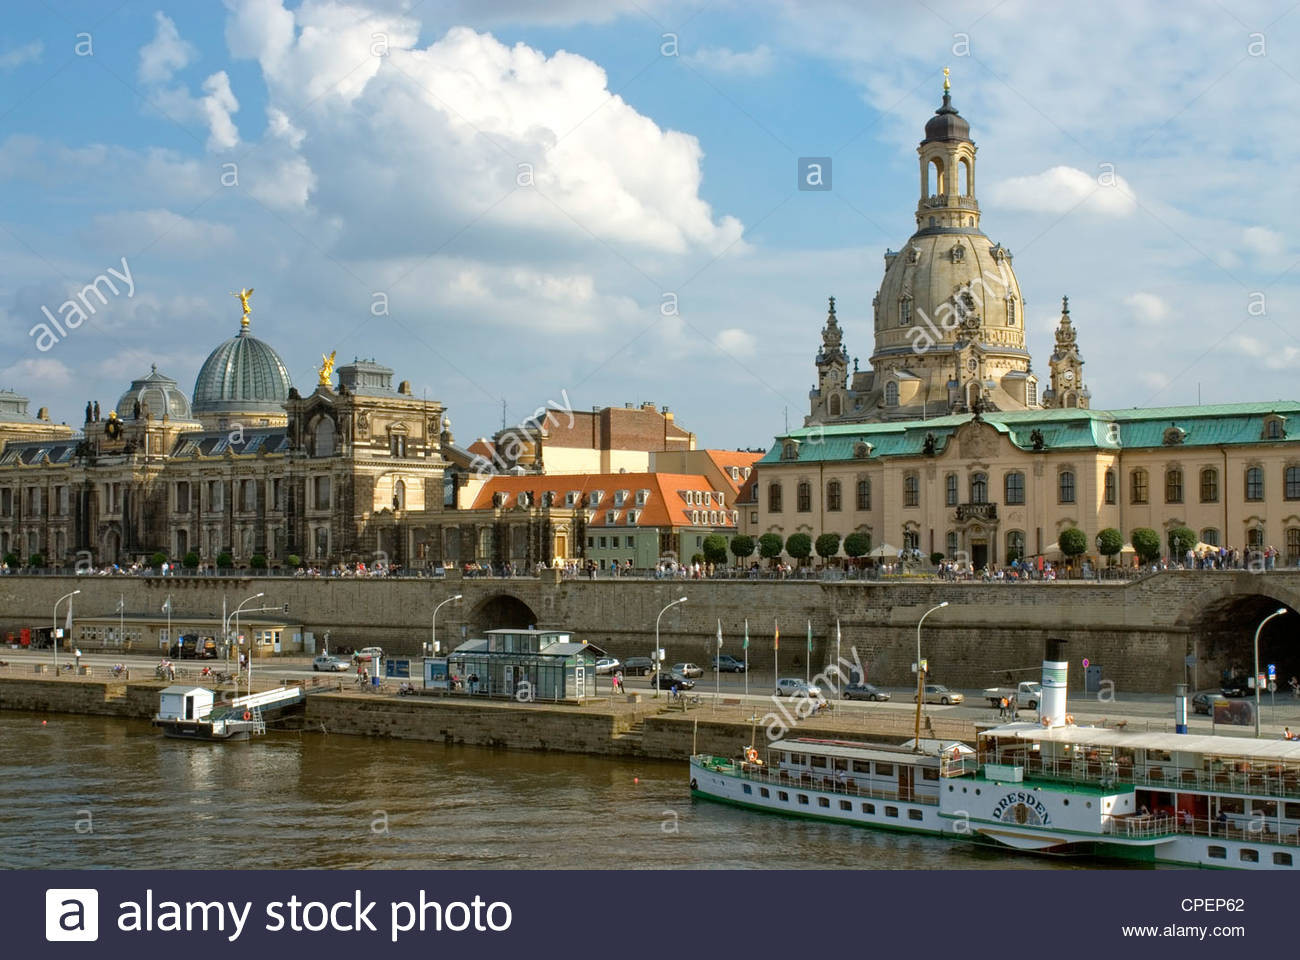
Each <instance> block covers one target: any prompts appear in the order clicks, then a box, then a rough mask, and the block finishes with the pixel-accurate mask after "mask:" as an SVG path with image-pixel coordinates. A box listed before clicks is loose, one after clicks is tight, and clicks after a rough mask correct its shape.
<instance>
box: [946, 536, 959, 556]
mask: <svg viewBox="0 0 1300 960" xmlns="http://www.w3.org/2000/svg"><path fill="white" fill-rule="evenodd" d="M944 546H945V547H947V548H948V550H947V553H946V554H945V556H947V558H948V559H949V560H954V559H956V557H957V531H956V530H949V531H948V536H947V537H946V538H945V540H944Z"/></svg>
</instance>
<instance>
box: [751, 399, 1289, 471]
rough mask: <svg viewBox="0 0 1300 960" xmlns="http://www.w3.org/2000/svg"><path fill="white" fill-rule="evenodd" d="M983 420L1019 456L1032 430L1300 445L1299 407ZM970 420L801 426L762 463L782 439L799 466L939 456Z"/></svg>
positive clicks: (1102, 444) (1144, 440)
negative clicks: (1279, 424)
mask: <svg viewBox="0 0 1300 960" xmlns="http://www.w3.org/2000/svg"><path fill="white" fill-rule="evenodd" d="M1270 415H1277V416H1280V417H1282V418H1283V419H1284V420H1287V424H1286V429H1284V434H1285V437H1284V439H1282V440H1272V441H1264V440H1263V437H1264V423H1265V420H1266V419H1267V418H1268V417H1269V416H1270ZM983 419H984V422H985V423H987V424H988V425H989V426H991V427H993V428H994V429H995V430H997V431H998V432H999V433H1002V434H1005V435H1007V436H1008V437H1009V439H1010V440H1011V442H1012V443H1013V444H1015V445H1016V446H1017V447H1020V448H1021V449H1024V450H1032V449H1033V447H1034V443H1033V439H1032V434H1033V431H1035V430H1037V431H1039V432H1040V433H1041V434H1042V436H1043V446H1044V448H1045V449H1047V450H1049V451H1050V450H1120V449H1125V450H1131V449H1135V448H1143V447H1163V446H1168V445H1169V444H1166V443H1165V433H1166V431H1168V430H1169V428H1170V427H1176V428H1178V429H1179V430H1180V431H1182V433H1181V437H1182V440H1181V445H1182V446H1185V447H1204V446H1217V445H1220V444H1224V445H1226V444H1244V443H1260V442H1270V443H1296V442H1300V401H1295V400H1278V401H1275V402H1272V403H1221V404H1209V405H1206V406H1194V407H1133V408H1131V409H1127V410H1015V411H1007V412H997V411H994V412H989V413H986V414H984V416H983ZM970 420H971V416H970V414H956V415H953V416H947V417H934V418H933V419H930V420H902V421H895V422H892V423H855V424H836V425H833V426H824V427H803V428H801V429H798V430H791V431H790V432H789V433H787V434H782V435H781V436H779V437H777V442H776V444H775V445H774V446H773V447H772V449H771V450H769V451H768V452H767V454H766V455H765V456H764V457H763V459H762V460H760V461H759V463H760V464H771V463H781V462H782V459H781V448H782V446H783V443H784V441H785V440H786V439H787V438H789V439H792V440H795V441H798V443H799V455H798V458H797V459H798V461H799V462H813V463H816V462H819V461H829V460H853V459H862V457H861V456H855V452H857V451H858V445H859V444H860V443H867V444H869V445H870V447H871V450H870V452H869V454H868V455H867V457H866V459H868V460H875V459H878V458H880V457H909V456H920V455H921V454H923V453H924V452H925V440H926V436H927V435H929V434H933V435H934V438H935V452H936V453H942V452H943V449H944V447H945V445H946V444H947V442H948V440H949V439H950V438H951V437H952V435H953V434H954V433H956V431H957V428H958V427H960V426H962V424H965V423H969V422H970ZM785 462H787V463H788V462H791V461H789V460H787V461H785Z"/></svg>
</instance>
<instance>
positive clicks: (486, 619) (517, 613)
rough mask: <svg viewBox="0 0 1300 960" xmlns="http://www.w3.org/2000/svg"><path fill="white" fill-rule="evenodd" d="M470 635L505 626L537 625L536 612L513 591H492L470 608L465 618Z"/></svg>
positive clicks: (480, 634) (479, 634)
mask: <svg viewBox="0 0 1300 960" xmlns="http://www.w3.org/2000/svg"><path fill="white" fill-rule="evenodd" d="M465 619H466V622H467V624H468V625H469V632H470V635H471V636H475V637H479V636H482V635H483V633H484V632H485V631H488V630H501V629H505V628H507V627H515V628H521V629H522V628H526V627H532V626H537V621H538V617H537V613H536V612H535V611H534V610H533V608H532V607H530V606H529V605H528V604H527V603H525V602H524V601H523V600H521V599H520V598H519V597H517V596H515V595H514V594H513V593H494V594H492V595H491V596H489V597H484V598H483V599H482V600H480V601H479V602H478V603H476V604H474V606H473V607H472V608H471V609H470V611H469V615H468V616H467V617H466V618H465Z"/></svg>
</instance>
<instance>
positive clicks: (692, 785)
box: [691, 778, 700, 790]
mask: <svg viewBox="0 0 1300 960" xmlns="http://www.w3.org/2000/svg"><path fill="white" fill-rule="evenodd" d="M691 789H692V790H698V789H700V785H699V784H698V783H696V782H695V780H694V778H692V780H691Z"/></svg>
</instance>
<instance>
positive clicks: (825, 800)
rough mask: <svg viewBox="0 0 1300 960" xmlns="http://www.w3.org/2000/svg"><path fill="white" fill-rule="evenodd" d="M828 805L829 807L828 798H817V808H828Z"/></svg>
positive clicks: (829, 801)
mask: <svg viewBox="0 0 1300 960" xmlns="http://www.w3.org/2000/svg"><path fill="white" fill-rule="evenodd" d="M830 805H831V798H830V797H818V798H817V806H819V807H829V806H830Z"/></svg>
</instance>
